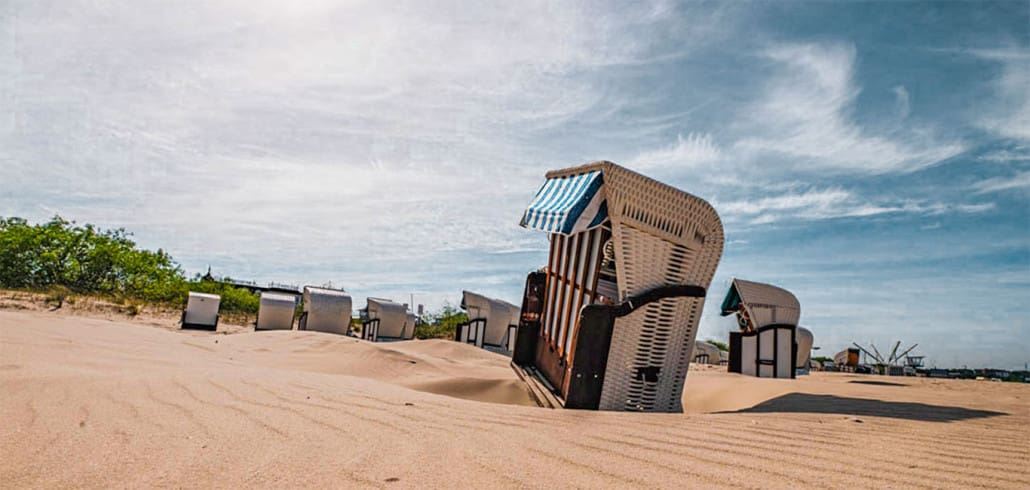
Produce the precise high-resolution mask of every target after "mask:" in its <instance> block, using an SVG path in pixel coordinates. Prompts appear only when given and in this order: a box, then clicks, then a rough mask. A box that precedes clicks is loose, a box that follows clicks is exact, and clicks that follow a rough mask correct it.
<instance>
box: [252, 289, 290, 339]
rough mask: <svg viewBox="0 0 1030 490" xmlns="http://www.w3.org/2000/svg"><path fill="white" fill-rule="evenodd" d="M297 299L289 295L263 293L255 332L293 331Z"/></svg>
mask: <svg viewBox="0 0 1030 490" xmlns="http://www.w3.org/2000/svg"><path fill="white" fill-rule="evenodd" d="M296 308H297V298H296V297H295V296H292V295H289V294H281V293H272V292H268V291H263V292H262V293H261V301H260V304H259V306H258V314H257V323H256V324H255V326H254V330H293V313H294V310H295V309H296Z"/></svg>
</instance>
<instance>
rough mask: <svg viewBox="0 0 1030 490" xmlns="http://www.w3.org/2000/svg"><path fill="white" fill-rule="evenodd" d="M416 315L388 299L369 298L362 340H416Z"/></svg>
mask: <svg viewBox="0 0 1030 490" xmlns="http://www.w3.org/2000/svg"><path fill="white" fill-rule="evenodd" d="M415 321H416V318H415V315H414V314H413V313H411V312H410V311H408V307H407V306H405V305H402V304H400V303H396V302H393V301H391V300H388V299H381V298H368V304H367V306H366V307H365V318H363V319H362V322H361V326H362V328H361V338H363V339H365V340H370V341H372V342H379V341H389V340H411V339H413V338H415Z"/></svg>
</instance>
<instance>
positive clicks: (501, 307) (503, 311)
mask: <svg viewBox="0 0 1030 490" xmlns="http://www.w3.org/2000/svg"><path fill="white" fill-rule="evenodd" d="M461 307H462V308H464V309H465V311H466V312H467V314H468V321H467V322H465V323H462V324H461V325H458V328H457V329H456V330H455V334H454V340H457V341H458V342H464V343H467V344H473V345H475V346H476V347H480V348H484V349H488V350H492V351H499V352H511V350H512V349H513V348H514V347H515V330H516V329H517V328H518V321H519V307H518V306H515V305H513V304H511V303H508V302H507V301H502V300H499V299H494V298H488V297H486V296H483V295H481V294H476V293H473V292H471V291H463V292H462V298H461Z"/></svg>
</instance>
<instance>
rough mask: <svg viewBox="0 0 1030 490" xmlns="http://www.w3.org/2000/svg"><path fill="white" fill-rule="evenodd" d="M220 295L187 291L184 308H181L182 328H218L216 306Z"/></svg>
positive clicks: (220, 299)
mask: <svg viewBox="0 0 1030 490" xmlns="http://www.w3.org/2000/svg"><path fill="white" fill-rule="evenodd" d="M221 301H222V297H221V296H219V295H217V294H207V293H194V292H193V291H190V292H189V295H188V296H187V297H186V308H185V309H183V310H182V320H181V323H182V328H196V329H201V330H215V329H217V328H218V306H219V304H220V303H221Z"/></svg>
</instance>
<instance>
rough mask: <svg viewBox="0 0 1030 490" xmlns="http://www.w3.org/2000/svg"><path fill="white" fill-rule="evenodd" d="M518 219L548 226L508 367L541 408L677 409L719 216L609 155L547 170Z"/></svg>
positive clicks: (713, 259) (717, 248)
mask: <svg viewBox="0 0 1030 490" xmlns="http://www.w3.org/2000/svg"><path fill="white" fill-rule="evenodd" d="M546 177H547V180H546V181H545V182H544V184H543V186H541V188H540V190H539V191H537V194H536V197H535V198H534V199H533V201H532V203H531V204H530V206H529V208H528V209H527V210H526V212H525V214H524V215H523V217H522V223H521V224H522V226H524V227H526V228H532V229H537V230H541V231H545V232H548V233H549V234H550V242H551V245H550V254H549V260H548V264H547V266H546V267H545V268H544V269H543V270H542V271H540V272H534V273H531V274H530V275H529V277H528V278H527V280H526V288H525V294H524V298H523V304H522V310H521V311H522V314H521V318H520V323H519V329H518V335H517V340H516V345H515V351H514V354H513V362H512V366H513V368H514V369H515V371H516V373H518V374H519V375H520V376H521V377H522V378H523V379H525V380H527V382H528V383H529V385H530V391H531V392H532V393H533V394H534V396H535V397H536V398H537V401H538V402H539V403H540V404H541V405H544V406H552V407H558V406H561V407H565V408H585V409H601V410H632V411H658V412H679V411H682V410H683V407H682V401H681V398H682V392H683V383H684V381H685V379H686V375H687V369H688V368H689V366H690V361H691V360H692V357H691V353H692V351H693V349H694V340H695V336H696V332H697V325H698V322H699V320H700V318H701V310H702V308H703V307H704V296H705V291H706V288H707V287H708V286H709V284H710V283H711V280H712V276H713V275H714V274H715V268H716V266H717V265H718V263H719V259H720V257H721V256H722V247H723V230H722V223H721V221H720V220H719V216H718V215H717V214H716V212H715V210H714V209H713V208H712V206H711V205H709V204H708V203H707V202H706V201H704V200H702V199H700V198H697V197H695V196H692V195H690V194H687V193H685V192H683V191H680V190H678V189H675V188H673V187H670V186H668V185H665V184H662V183H660V182H657V181H655V180H652V179H650V178H647V177H644V176H642V175H640V174H637V173H635V172H633V171H630V170H628V169H625V168H623V167H620V166H618V165H616V164H614V163H611V162H596V163H591V164H587V165H583V166H579V167H573V168H567V169H563V170H557V171H553V172H549V173H548V174H547V176H546Z"/></svg>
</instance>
